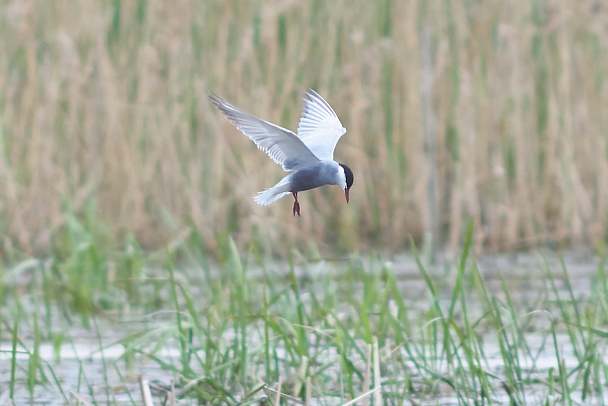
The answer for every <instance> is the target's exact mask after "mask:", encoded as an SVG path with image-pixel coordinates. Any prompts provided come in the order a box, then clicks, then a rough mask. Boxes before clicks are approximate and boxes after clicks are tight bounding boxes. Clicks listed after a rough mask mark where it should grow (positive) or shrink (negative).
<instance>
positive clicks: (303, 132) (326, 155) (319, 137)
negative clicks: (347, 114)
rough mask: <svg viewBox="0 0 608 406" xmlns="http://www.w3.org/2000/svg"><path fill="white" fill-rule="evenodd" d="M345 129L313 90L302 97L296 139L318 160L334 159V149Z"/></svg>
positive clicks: (332, 111)
mask: <svg viewBox="0 0 608 406" xmlns="http://www.w3.org/2000/svg"><path fill="white" fill-rule="evenodd" d="M345 132H346V128H344V127H343V126H342V123H341V122H340V119H339V118H338V116H337V114H336V112H335V111H334V109H332V108H331V106H330V105H329V103H327V102H326V101H325V100H323V98H322V97H321V96H320V95H319V94H318V93H317V92H315V91H314V90H312V89H310V90H308V92H306V94H305V95H304V113H302V117H301V118H300V124H299V126H298V137H300V139H301V140H302V141H303V142H304V144H306V146H307V147H308V148H309V149H310V150H311V151H312V153H313V154H315V156H316V157H317V158H319V159H332V160H333V159H334V149H335V148H336V144H337V143H338V140H339V139H340V137H342V135H343V134H344V133H345Z"/></svg>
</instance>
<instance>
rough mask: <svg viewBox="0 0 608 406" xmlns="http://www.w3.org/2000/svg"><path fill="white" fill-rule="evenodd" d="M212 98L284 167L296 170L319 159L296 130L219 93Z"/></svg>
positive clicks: (237, 126)
mask: <svg viewBox="0 0 608 406" xmlns="http://www.w3.org/2000/svg"><path fill="white" fill-rule="evenodd" d="M209 98H210V99H211V102H212V103H213V104H214V105H215V106H216V107H217V108H218V109H219V110H220V111H221V112H222V113H223V114H224V115H225V116H226V118H227V119H228V120H229V121H230V122H231V123H232V124H234V125H235V126H236V128H238V129H239V130H240V131H241V132H242V133H243V134H245V135H246V136H247V137H249V138H250V139H251V140H252V141H253V142H254V143H255V145H257V146H258V148H259V149H261V150H262V151H264V152H266V153H267V154H268V156H269V157H270V158H271V159H272V160H273V161H274V162H276V163H277V164H279V165H281V166H282V167H283V169H284V170H286V171H295V170H297V169H299V168H302V167H306V166H309V165H311V164H314V163H315V162H318V161H319V159H318V158H317V157H316V156H315V155H314V154H313V153H312V152H311V150H310V149H309V148H308V147H307V146H306V145H305V143H304V141H303V140H302V139H300V138H298V136H297V135H296V134H294V133H293V131H289V130H287V129H285V128H283V127H279V126H278V125H275V124H272V123H269V122H268V121H265V120H262V119H261V118H258V117H256V116H254V115H252V114H249V113H247V112H245V111H243V110H241V109H239V108H238V107H235V106H233V105H232V104H230V103H228V102H227V101H226V100H224V99H222V98H221V97H219V96H217V95H214V94H213V95H210V96H209Z"/></svg>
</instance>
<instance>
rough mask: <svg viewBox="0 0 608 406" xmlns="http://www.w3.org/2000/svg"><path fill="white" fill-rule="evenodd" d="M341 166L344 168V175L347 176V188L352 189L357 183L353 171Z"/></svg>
mask: <svg viewBox="0 0 608 406" xmlns="http://www.w3.org/2000/svg"><path fill="white" fill-rule="evenodd" d="M340 166H341V167H342V169H344V175H345V176H346V188H347V189H350V187H351V186H352V185H353V182H354V181H355V175H353V171H351V170H350V168H349V167H348V166H346V165H344V164H340Z"/></svg>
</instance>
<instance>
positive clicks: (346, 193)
mask: <svg viewBox="0 0 608 406" xmlns="http://www.w3.org/2000/svg"><path fill="white" fill-rule="evenodd" d="M344 195H345V196H346V203H347V204H348V200H349V196H348V188H346V189H344Z"/></svg>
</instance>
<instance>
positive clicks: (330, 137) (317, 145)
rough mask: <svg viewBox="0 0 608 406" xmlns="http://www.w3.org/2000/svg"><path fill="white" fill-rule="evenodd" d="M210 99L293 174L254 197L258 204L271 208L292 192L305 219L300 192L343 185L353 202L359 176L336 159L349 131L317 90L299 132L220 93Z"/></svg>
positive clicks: (310, 92) (295, 210)
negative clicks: (286, 127) (353, 188)
mask: <svg viewBox="0 0 608 406" xmlns="http://www.w3.org/2000/svg"><path fill="white" fill-rule="evenodd" d="M209 98H210V100H211V103H213V105H215V107H217V108H218V109H219V110H220V111H221V112H222V113H223V114H224V116H226V118H227V119H228V121H230V122H231V123H232V124H233V125H234V126H236V128H237V129H239V130H240V131H241V132H242V133H243V134H245V135H246V136H247V137H249V138H250V139H251V140H252V141H253V142H254V143H255V145H256V146H257V147H258V148H259V149H261V150H262V151H264V152H265V153H266V154H268V156H269V157H270V158H271V159H272V160H273V161H274V162H275V163H277V164H279V165H281V166H282V167H283V170H285V171H286V172H290V173H289V175H287V176H285V177H284V178H283V179H281V180H280V181H279V183H277V184H276V185H274V186H273V187H271V188H268V189H266V190H264V191H262V192H259V193H258V194H257V195H256V196H255V197H254V200H255V201H256V203H258V204H260V205H262V206H267V205H269V204H271V203H273V202H275V201H277V200H279V199H280V198H282V197H285V196H287V195H289V194H291V195H293V197H294V203H293V216H294V217H295V215H296V214H297V215H298V216H300V202H299V201H298V193H299V192H303V191H305V190H310V189H315V188H317V187H320V186H324V185H338V186H340V187H341V188H342V189H343V190H344V195H345V197H346V203H347V204H348V202H349V201H350V193H349V192H350V188H351V187H352V185H353V182H354V180H355V177H354V175H353V171H352V170H351V169H350V168H349V167H348V166H347V165H345V164H343V163H339V162H336V161H334V149H335V148H336V144H337V143H338V140H339V139H340V137H342V135H344V134H345V133H346V128H344V127H343V126H342V123H341V122H340V119H339V118H338V115H337V114H336V112H335V111H334V109H332V108H331V106H330V105H329V103H327V102H326V101H325V100H324V99H323V98H322V97H321V96H320V95H319V94H318V93H317V92H316V91H314V90H313V89H309V90H308V91H307V92H306V93H305V94H304V98H303V99H304V112H303V113H302V116H301V117H300V121H299V124H298V130H297V131H298V132H297V134H296V133H294V132H293V131H290V130H287V129H285V128H283V127H280V126H278V125H276V124H273V123H270V122H268V121H265V120H262V119H261V118H258V117H256V116H254V115H252V114H250V113H247V112H245V111H243V110H241V109H239V108H238V107H235V106H234V105H232V104H230V103H229V102H227V101H226V100H224V99H222V98H221V97H219V96H217V95H216V94H213V93H212V94H211V95H209Z"/></svg>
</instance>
